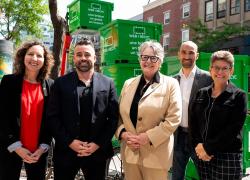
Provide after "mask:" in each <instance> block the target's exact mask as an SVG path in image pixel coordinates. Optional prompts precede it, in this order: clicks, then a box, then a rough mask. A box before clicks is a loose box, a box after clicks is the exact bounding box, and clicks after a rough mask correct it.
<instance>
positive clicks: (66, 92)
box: [47, 72, 118, 158]
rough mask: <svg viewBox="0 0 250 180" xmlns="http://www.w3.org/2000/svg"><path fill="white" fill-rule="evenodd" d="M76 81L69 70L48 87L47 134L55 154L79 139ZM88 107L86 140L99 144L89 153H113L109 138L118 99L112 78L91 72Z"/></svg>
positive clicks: (115, 115)
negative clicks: (90, 117) (91, 88)
mask: <svg viewBox="0 0 250 180" xmlns="http://www.w3.org/2000/svg"><path fill="white" fill-rule="evenodd" d="M77 84H78V76H77V73H76V72H71V73H69V74H67V75H65V76H62V77H60V78H58V79H57V80H55V84H54V86H53V89H52V95H51V98H50V103H49V110H48V114H47V115H48V121H49V124H50V128H51V133H52V135H53V137H54V138H55V153H59V154H60V152H61V153H62V151H65V152H67V151H70V150H71V149H70V148H69V145H70V144H71V142H72V141H73V140H74V139H79V134H80V110H79V101H78V93H77ZM92 109H93V111H92V120H91V127H89V128H91V137H90V139H92V140H93V142H94V143H96V144H98V145H99V146H100V148H99V149H98V150H97V151H96V152H95V153H94V154H93V156H95V155H97V156H102V157H105V158H108V157H110V156H111V155H112V154H113V149H112V144H111V139H112V137H113V135H114V132H115V130H116V128H117V123H118V101H117V96H116V92H115V88H114V84H113V81H112V80H111V79H110V78H108V77H106V76H103V75H102V74H99V73H94V75H93V108H92ZM75 155H76V153H75Z"/></svg>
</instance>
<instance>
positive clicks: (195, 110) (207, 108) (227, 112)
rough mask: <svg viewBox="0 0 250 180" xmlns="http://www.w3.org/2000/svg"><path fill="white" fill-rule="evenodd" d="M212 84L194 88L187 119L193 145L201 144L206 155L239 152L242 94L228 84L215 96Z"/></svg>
mask: <svg viewBox="0 0 250 180" xmlns="http://www.w3.org/2000/svg"><path fill="white" fill-rule="evenodd" d="M212 87H213V84H212V85H210V86H208V87H206V88H202V89H200V90H199V91H198V93H197V95H196V98H195V100H194V103H193V106H192V109H191V112H192V113H191V119H190V122H189V128H190V134H191V140H192V144H193V146H194V147H196V146H197V144H198V143H203V146H204V149H205V151H206V152H207V153H208V154H209V155H213V154H215V153H217V152H229V153H234V152H241V151H242V134H241V131H242V127H243V124H244V121H245V118H246V115H247V98H246V94H245V93H244V92H243V91H242V90H241V89H239V88H237V87H235V86H234V85H233V84H231V83H229V84H228V86H227V87H226V89H225V90H224V91H223V92H222V93H221V94H220V95H219V96H218V97H216V98H212V97H211V94H212Z"/></svg>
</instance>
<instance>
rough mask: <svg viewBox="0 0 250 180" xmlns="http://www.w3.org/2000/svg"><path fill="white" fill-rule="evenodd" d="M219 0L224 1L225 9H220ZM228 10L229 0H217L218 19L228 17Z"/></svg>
mask: <svg viewBox="0 0 250 180" xmlns="http://www.w3.org/2000/svg"><path fill="white" fill-rule="evenodd" d="M219 1H224V3H225V9H223V10H219ZM226 11H227V1H226V0H218V1H217V19H220V18H224V17H226Z"/></svg>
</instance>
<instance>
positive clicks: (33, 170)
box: [0, 146, 47, 180]
mask: <svg viewBox="0 0 250 180" xmlns="http://www.w3.org/2000/svg"><path fill="white" fill-rule="evenodd" d="M46 158H47V153H45V154H43V155H42V156H41V157H40V159H39V161H38V162H37V163H32V164H28V163H24V165H25V170H26V174H27V180H44V179H45V171H46V161H47V159H46ZM22 165H23V161H22V159H21V158H20V156H18V155H17V154H16V153H15V152H12V153H10V152H9V151H8V150H7V149H6V148H4V147H3V146H1V147H0V180H19V178H20V172H21V169H22Z"/></svg>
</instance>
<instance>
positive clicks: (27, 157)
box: [15, 147, 44, 164]
mask: <svg viewBox="0 0 250 180" xmlns="http://www.w3.org/2000/svg"><path fill="white" fill-rule="evenodd" d="M15 152H16V153H17V154H18V156H20V157H21V158H22V159H23V162H25V163H29V164H31V163H36V162H37V161H38V160H39V158H40V157H41V155H42V154H43V153H44V149H42V148H40V147H39V148H38V149H37V150H36V151H35V152H34V153H31V152H30V151H29V150H28V149H26V148H24V147H19V148H17V149H16V150H15Z"/></svg>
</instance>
